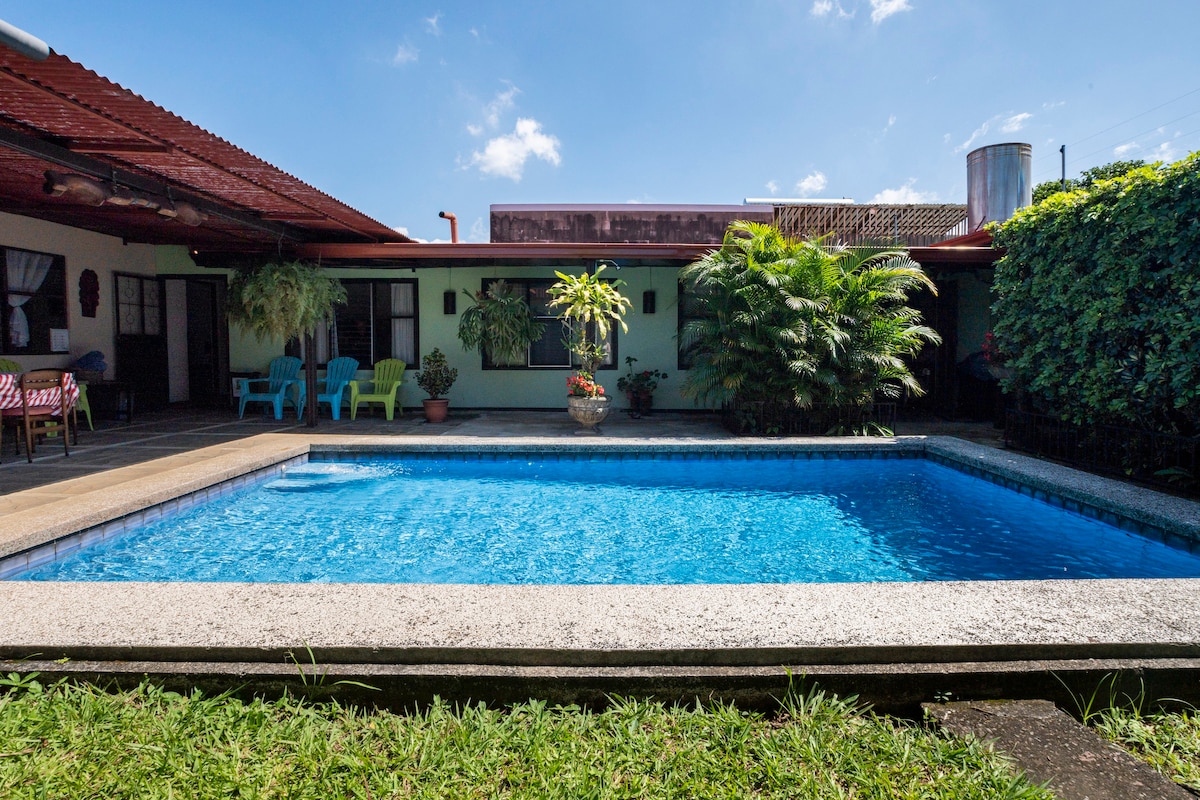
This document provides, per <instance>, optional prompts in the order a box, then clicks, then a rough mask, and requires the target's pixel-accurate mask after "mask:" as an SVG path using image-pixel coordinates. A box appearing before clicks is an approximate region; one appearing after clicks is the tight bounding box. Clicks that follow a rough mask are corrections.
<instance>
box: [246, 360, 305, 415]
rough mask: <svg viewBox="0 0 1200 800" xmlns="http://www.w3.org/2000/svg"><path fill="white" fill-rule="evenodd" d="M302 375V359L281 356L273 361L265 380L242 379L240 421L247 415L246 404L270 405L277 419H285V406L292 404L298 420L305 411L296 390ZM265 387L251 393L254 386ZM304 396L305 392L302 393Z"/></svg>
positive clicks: (300, 384)
mask: <svg viewBox="0 0 1200 800" xmlns="http://www.w3.org/2000/svg"><path fill="white" fill-rule="evenodd" d="M299 375H300V359H298V358H296V357H294V356H279V357H278V358H276V359H274V360H272V361H271V367H270V371H269V373H268V375H267V377H265V378H240V379H238V383H239V384H240V388H241V395H242V399H241V402H239V403H238V419H241V418H242V417H243V416H245V414H246V403H252V402H253V403H270V404H271V405H272V406H273V407H274V408H275V419H283V404H284V403H291V404H292V405H293V406H295V408H296V418H297V419H299V418H300V414H301V412H303V411H304V406H303V403H304V401H303V400H297V399H296V398H295V396H294V394H295V392H294V390H295V389H296V387H297V386H298V385H299V386H301V388H303V387H302V382H301V381H300V379H299ZM255 385H258V386H262V387H264V388H263V389H262V390H261V391H257V392H255V391H251V387H252V386H255ZM300 396H301V397H303V396H304V392H303V391H301V392H300Z"/></svg>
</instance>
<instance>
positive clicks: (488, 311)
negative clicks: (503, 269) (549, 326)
mask: <svg viewBox="0 0 1200 800" xmlns="http://www.w3.org/2000/svg"><path fill="white" fill-rule="evenodd" d="M463 293H464V294H466V295H467V296H468V297H470V298H471V305H469V306H467V308H466V309H465V310H464V311H463V313H462V316H460V317H459V318H458V338H459V341H461V342H462V345H463V349H464V350H479V351H480V352H481V353H482V354H483V355H485V356H486V357H487V359H488V361H490V362H491V363H493V364H498V365H506V364H524V363H525V361H526V358H527V356H528V351H529V345H531V344H532V343H534V342H536V341H537V340H538V339H540V338H541V337H542V332H543V331H544V330H545V326H544V325H543V324H542V323H541V322H540V321H538V318H537V316H536V315H535V314H534V313H533V309H531V308H530V307H529V304H528V303H526V302H525V298H524V297H519V296H517V295H515V294H513V290H512V287H511V286H509V285H508V283H507V282H506V281H505V280H504V279H503V278H501V279H499V280H495V281H492V282H491V283H490V284H488V288H487V290H486V291H482V292H475V293H474V294H472V293H471V292H468V291H467V290H466V289H463Z"/></svg>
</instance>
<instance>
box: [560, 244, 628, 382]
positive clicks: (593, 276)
mask: <svg viewBox="0 0 1200 800" xmlns="http://www.w3.org/2000/svg"><path fill="white" fill-rule="evenodd" d="M601 272H604V265H600V266H598V267H596V271H595V272H590V273H589V272H585V273H583V274H582V275H566V274H564V273H562V272H555V273H554V274H555V275H557V276H558V281H556V282H555V284H554V285H553V286H551V287H550V289H549V294H550V297H551V300H550V307H551V308H556V307H561V309H562V310H561V311H559V313H558V316H559V319H563V320H567V321H569V322H570V323H571V339H570V341H569V342H567V349H568V350H570V351H571V352H572V353H574V354H575V356H576V357H577V358H578V359H579V363H580V364H581V365H582V369H581V370H580V372H581V374H582V373H585V372H586V373H588V374H589V376H592V375H595V374H596V370H597V369H599V367H600V364H601V362H603V361H604V359H605V358H606V357H607V356H608V349H607V347H606V346H605V342H606V341H607V340H608V332H609V329H610V328H611V327H612V323H614V322H616V323H617V324H618V325H620V326H621V330H623V331H628V330H629V326H628V325H626V324H625V319H624V317H625V312H626V311H628V310H629V308H630V307H631V306H632V305H633V304H632V303H631V302H630V301H629V298H627V297H625V296H624V295H622V294H621V290H620V287H621V286H624V285H625V281H622V280H615V281H606V280H601V279H600V273H601Z"/></svg>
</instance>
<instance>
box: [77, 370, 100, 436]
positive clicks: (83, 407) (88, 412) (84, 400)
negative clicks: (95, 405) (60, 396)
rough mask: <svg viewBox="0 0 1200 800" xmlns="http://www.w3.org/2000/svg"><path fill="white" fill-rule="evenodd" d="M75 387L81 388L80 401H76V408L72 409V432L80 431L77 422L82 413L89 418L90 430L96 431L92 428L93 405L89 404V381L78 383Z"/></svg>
mask: <svg viewBox="0 0 1200 800" xmlns="http://www.w3.org/2000/svg"><path fill="white" fill-rule="evenodd" d="M75 385H76V386H78V387H79V399H78V400H76V401H75V407H74V408H73V409H72V414H73V416H72V419H71V430H72V431H78V430H79V425H78V424H77V422H76V419H77V415H78V414H79V412H80V411H82V412H83V415H84V416H85V417H87V421H88V430H89V431H94V430H96V429H95V428H94V427H92V404H91V403H89V402H88V396H87V381H76V382H75Z"/></svg>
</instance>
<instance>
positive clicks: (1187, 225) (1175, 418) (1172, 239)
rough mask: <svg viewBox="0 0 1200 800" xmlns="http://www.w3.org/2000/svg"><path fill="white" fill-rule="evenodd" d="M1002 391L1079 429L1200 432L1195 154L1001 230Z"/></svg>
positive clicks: (1041, 208) (1199, 183) (1100, 185)
mask: <svg viewBox="0 0 1200 800" xmlns="http://www.w3.org/2000/svg"><path fill="white" fill-rule="evenodd" d="M993 234H994V237H995V244H996V246H997V247H1002V248H1004V249H1005V251H1006V252H1005V255H1004V257H1003V258H1001V259H1000V260H999V261H998V262H997V264H996V277H995V282H994V291H995V293H996V295H997V298H998V299H997V301H996V303H995V305H994V306H993V307H992V311H993V315H994V318H993V330H994V332H995V336H996V341H997V346H998V348H999V349H1000V350H1001V351H1002V352H1005V353H1007V354H1009V356H1008V361H1007V366H1009V367H1011V368H1012V369H1013V377H1012V378H1011V379H1010V380H1009V381H1008V383H1007V386H1008V388H1009V389H1010V390H1011V389H1014V388H1016V389H1021V390H1023V391H1025V392H1027V393H1028V394H1029V395H1030V396H1031V397H1032V398H1033V400H1034V401H1035V402H1036V403H1037V404H1039V405H1041V406H1043V407H1044V410H1047V411H1050V412H1052V413H1054V414H1056V415H1058V416H1060V417H1062V418H1063V419H1066V420H1068V421H1071V422H1074V423H1076V424H1081V425H1086V424H1093V423H1107V424H1115V425H1132V426H1136V427H1142V428H1148V429H1151V430H1158V431H1164V432H1170V433H1182V434H1184V435H1192V434H1195V433H1197V432H1200V348H1197V347H1196V344H1195V343H1196V342H1197V341H1200V154H1193V155H1192V156H1190V157H1188V158H1186V159H1184V160H1183V161H1180V162H1178V163H1176V164H1173V165H1170V166H1168V167H1162V168H1156V167H1142V168H1140V169H1136V170H1134V171H1132V172H1130V173H1128V174H1126V175H1124V176H1122V177H1119V178H1114V179H1112V180H1103V181H1098V182H1096V183H1094V184H1093V185H1092V187H1091V188H1090V189H1086V190H1078V191H1074V192H1068V193H1065V194H1056V195H1053V196H1051V197H1050V198H1048V199H1047V200H1045V201H1044V202H1042V203H1040V204H1039V205H1036V206H1031V207H1029V208H1025V209H1021V210H1019V211H1017V213H1016V214H1014V215H1013V217H1012V219H1010V220H1009V221H1008V222H1006V223H1004V224H1003V225H1000V226H997V227H996V228H994V230H993Z"/></svg>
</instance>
